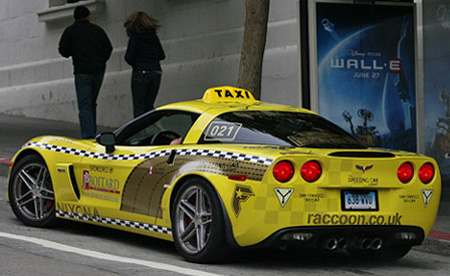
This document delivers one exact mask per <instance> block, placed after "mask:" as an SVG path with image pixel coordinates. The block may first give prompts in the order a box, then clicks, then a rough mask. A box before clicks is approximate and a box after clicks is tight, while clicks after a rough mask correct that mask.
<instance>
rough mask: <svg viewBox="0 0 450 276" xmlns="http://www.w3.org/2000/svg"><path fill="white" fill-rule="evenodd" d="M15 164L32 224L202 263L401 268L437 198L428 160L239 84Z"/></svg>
mask: <svg viewBox="0 0 450 276" xmlns="http://www.w3.org/2000/svg"><path fill="white" fill-rule="evenodd" d="M10 167H11V169H10V174H9V179H8V185H9V187H8V199H9V202H10V204H11V207H12V210H13V211H14V214H15V215H16V216H17V217H18V218H19V219H20V220H21V221H22V222H23V223H25V224H26V225H30V226H37V227H46V226H50V225H52V224H54V223H55V222H56V221H57V219H58V218H61V219H70V220H76V221H80V222H87V223H92V224H95V225H101V226H106V227H111V228H115V229H120V230H125V231H130V232H134V233H139V234H143V235H148V236H152V237H156V238H161V239H165V240H171V241H174V243H175V247H176V248H177V250H178V251H179V253H180V254H181V255H182V256H183V257H184V258H185V259H186V260H188V261H193V262H215V261H223V260H225V259H227V258H228V257H229V256H230V254H232V252H234V250H236V249H238V248H250V247H259V246H261V247H287V248H289V247H315V248H322V249H325V250H330V251H331V250H336V249H346V250H348V252H349V253H350V254H351V255H353V256H354V257H355V258H363V259H371V260H395V259H398V258H401V257H402V256H404V255H405V254H406V253H407V252H408V251H409V250H410V249H411V247H412V246H414V245H419V244H421V243H422V241H423V240H424V239H425V237H426V236H427V235H428V233H429V232H430V230H431V227H432V226H433V224H434V221H435V219H436V214H437V210H438V206H439V199H440V193H441V177H440V172H439V168H438V166H437V164H436V162H435V160H433V159H432V158H429V157H426V156H423V155H420V154H415V153H409V152H403V151H393V150H380V149H374V148H367V147H366V146H364V145H362V144H361V143H359V142H358V141H357V140H355V139H354V138H353V137H352V136H350V135H349V134H348V133H347V132H345V131H344V130H342V129H340V128H339V127H337V126H336V125H334V124H333V123H331V122H329V121H327V120H326V119H324V118H322V117H320V116H319V115H318V114H316V113H314V112H311V111H309V110H305V109H301V108H295V107H289V106H284V105H278V104H270V103H263V102H260V101H257V100H255V99H254V97H253V95H252V94H251V93H250V92H249V91H247V90H244V89H239V88H234V87H216V88H211V89H208V90H207V91H206V92H205V94H204V96H203V99H200V100H195V101H189V102H180V103H174V104H169V105H165V106H162V107H159V108H157V109H156V110H153V111H151V112H148V113H146V114H144V115H142V116H141V117H139V118H136V119H134V120H133V121H131V122H129V123H127V124H125V125H124V126H122V127H120V128H119V129H117V130H116V131H114V132H113V133H102V134H100V135H99V136H98V137H97V138H96V140H77V139H71V138H66V137H56V136H43V137H38V138H34V139H32V140H30V141H29V142H27V143H26V144H25V145H24V146H23V147H22V149H20V150H19V152H18V153H17V154H16V155H15V156H14V158H13V159H12V162H11V166H10Z"/></svg>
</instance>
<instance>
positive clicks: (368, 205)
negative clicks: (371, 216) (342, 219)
mask: <svg viewBox="0 0 450 276" xmlns="http://www.w3.org/2000/svg"><path fill="white" fill-rule="evenodd" d="M342 210H343V211H378V198H377V192H376V191H342Z"/></svg>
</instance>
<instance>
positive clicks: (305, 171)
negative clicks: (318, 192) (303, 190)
mask: <svg viewBox="0 0 450 276" xmlns="http://www.w3.org/2000/svg"><path fill="white" fill-rule="evenodd" d="M300 173H301V175H302V177H303V179H304V180H306V181H307V182H314V181H316V180H317V179H319V178H320V176H321V175H322V167H321V166H320V164H319V163H318V162H317V161H308V162H306V163H305V164H304V165H303V166H302V168H301V169H300Z"/></svg>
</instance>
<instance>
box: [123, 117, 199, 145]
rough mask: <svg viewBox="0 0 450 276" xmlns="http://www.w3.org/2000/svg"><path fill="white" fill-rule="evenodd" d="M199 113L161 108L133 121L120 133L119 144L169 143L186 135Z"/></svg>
mask: <svg viewBox="0 0 450 276" xmlns="http://www.w3.org/2000/svg"><path fill="white" fill-rule="evenodd" d="M198 117H199V114H195V113H191V112H184V111H173V110H161V111H155V112H152V113H150V114H148V115H147V116H145V117H143V118H139V119H138V120H137V121H135V122H132V123H131V124H130V125H128V126H127V127H126V128H125V129H124V130H123V131H121V132H120V133H119V134H118V139H117V140H118V144H119V145H128V146H150V145H169V144H170V143H171V142H172V141H173V140H175V139H177V138H180V137H181V139H179V140H178V141H182V139H183V138H184V137H186V135H187V133H188V132H189V129H190V128H191V126H192V125H193V124H194V122H195V121H196V120H197V118H198Z"/></svg>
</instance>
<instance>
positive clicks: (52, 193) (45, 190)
mask: <svg viewBox="0 0 450 276" xmlns="http://www.w3.org/2000/svg"><path fill="white" fill-rule="evenodd" d="M41 191H42V192H45V193H47V194H48V195H54V194H55V193H54V192H53V191H51V190H49V189H47V188H42V189H41Z"/></svg>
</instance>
